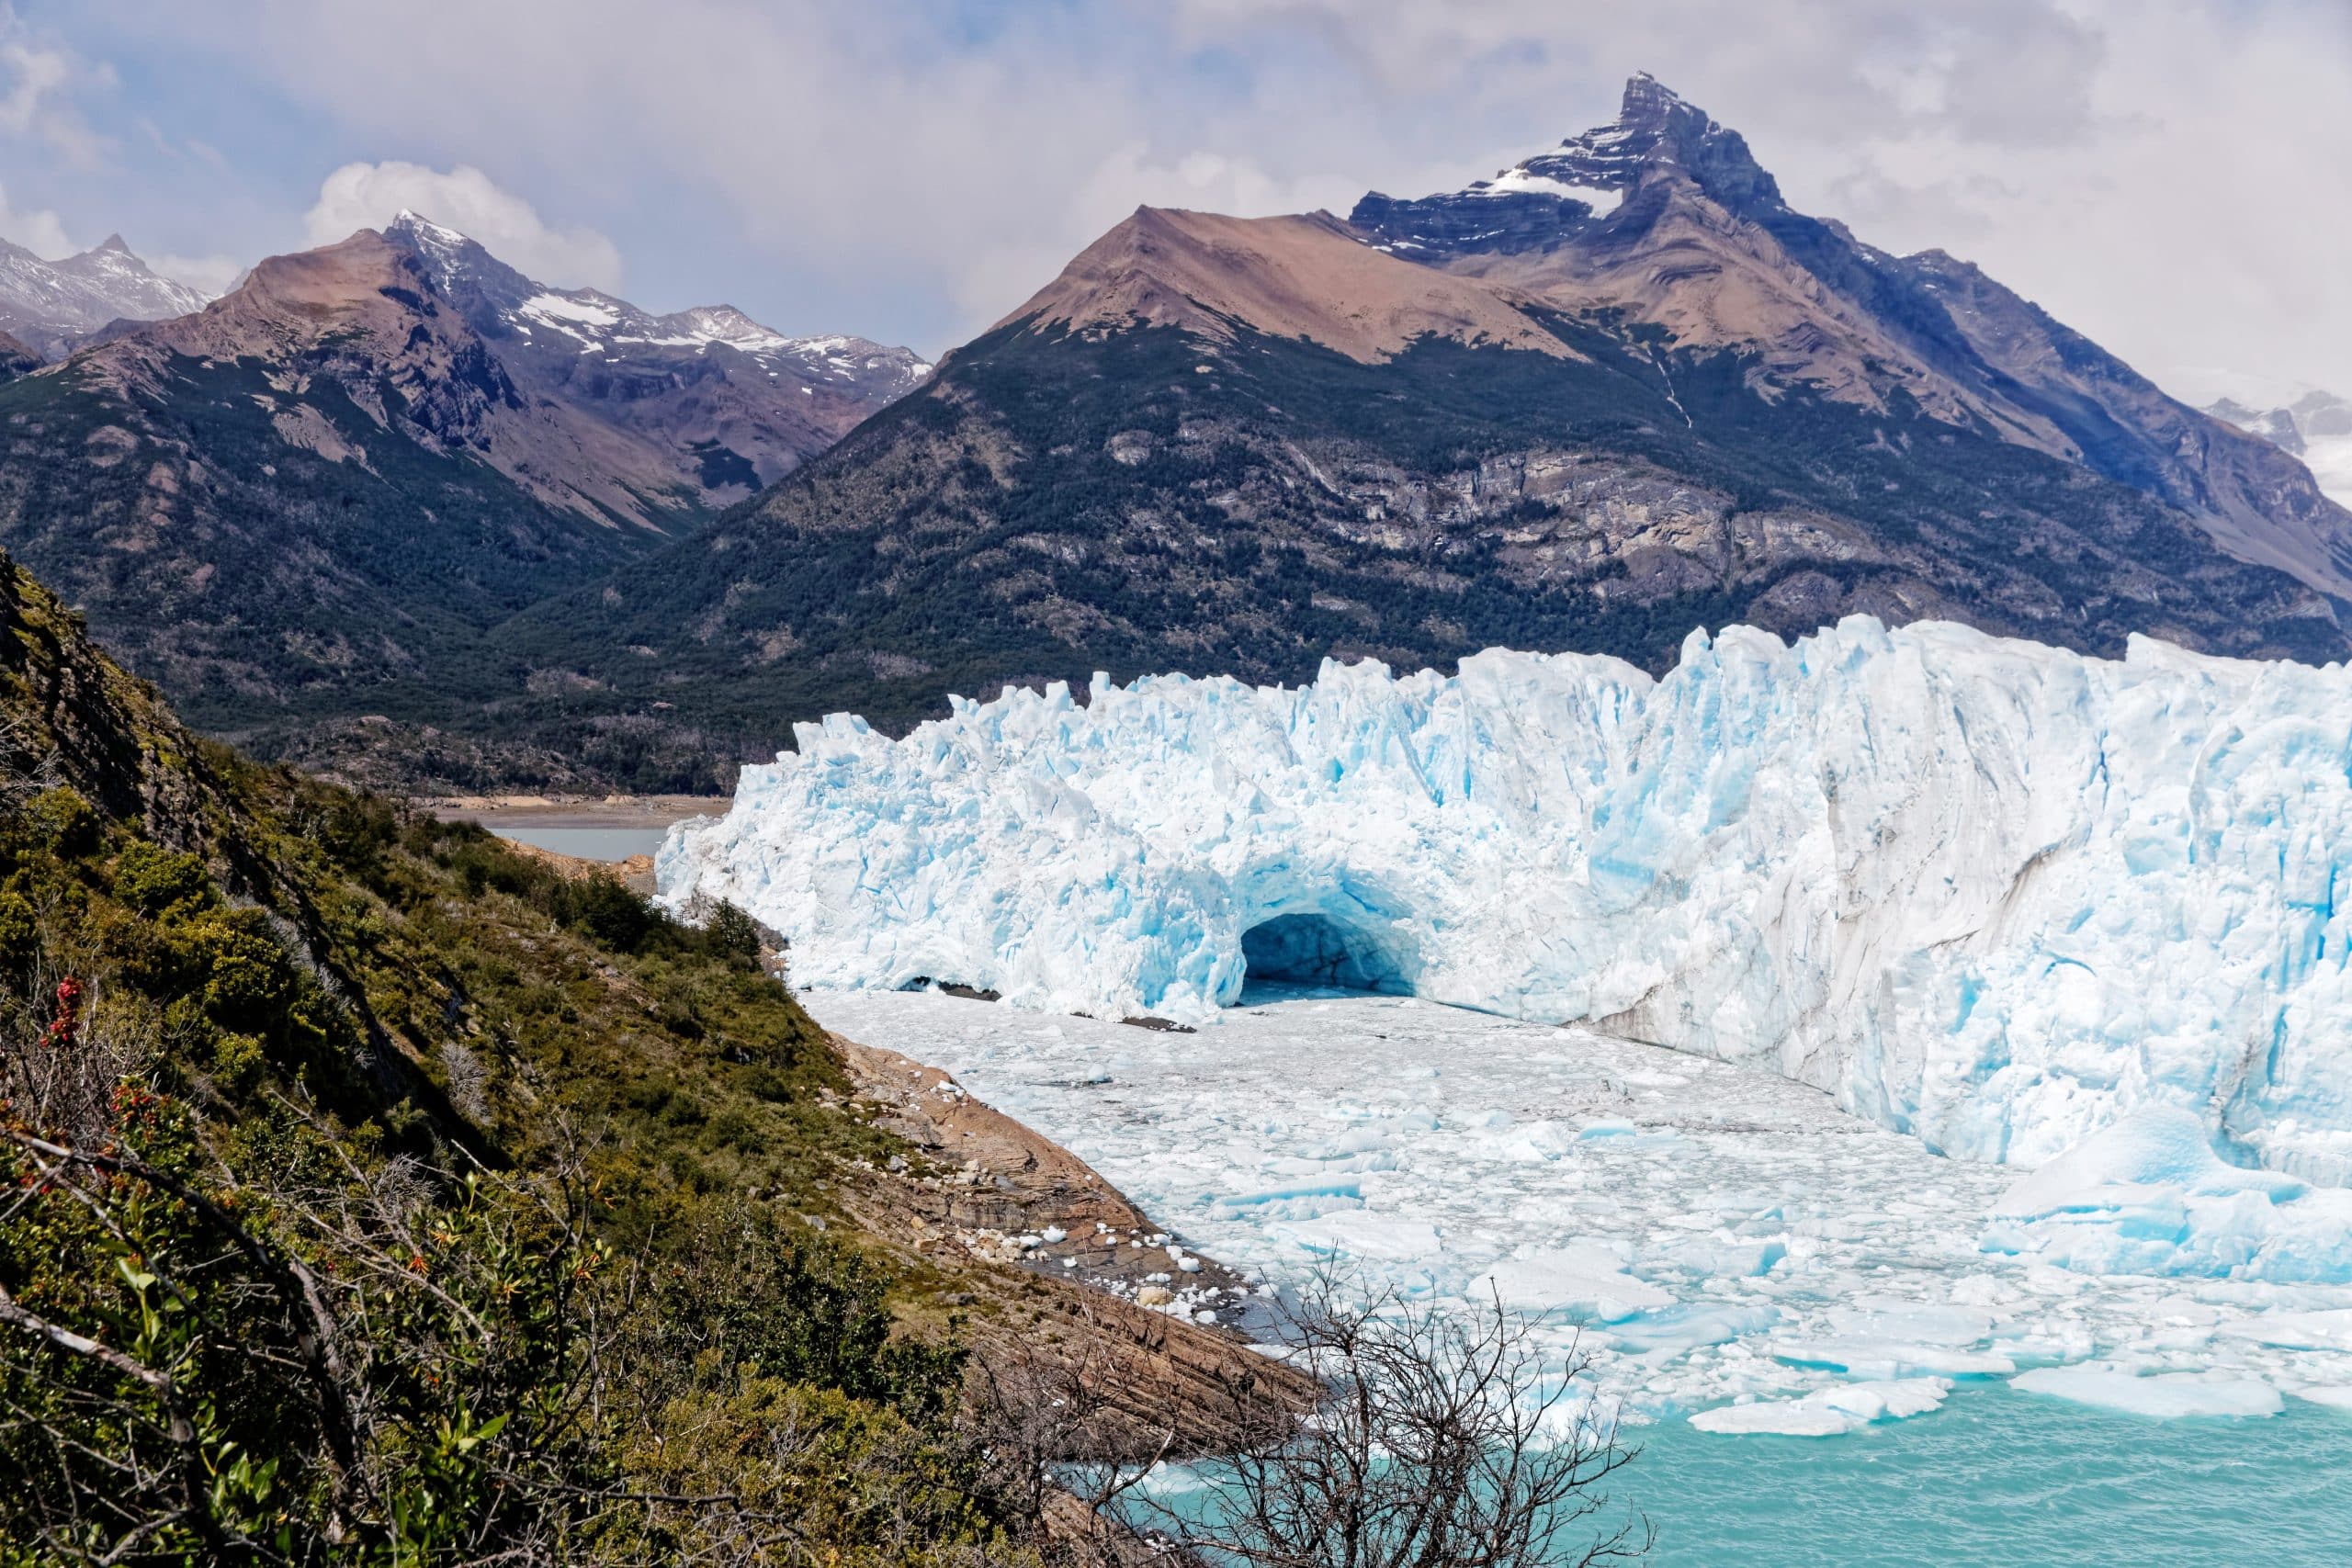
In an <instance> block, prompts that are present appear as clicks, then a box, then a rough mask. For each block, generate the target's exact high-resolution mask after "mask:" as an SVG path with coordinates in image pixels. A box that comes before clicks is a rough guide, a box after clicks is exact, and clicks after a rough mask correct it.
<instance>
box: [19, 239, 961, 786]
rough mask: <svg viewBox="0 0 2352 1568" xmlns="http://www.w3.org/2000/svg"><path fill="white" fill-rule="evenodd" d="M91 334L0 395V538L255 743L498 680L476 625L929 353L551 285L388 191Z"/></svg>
mask: <svg viewBox="0 0 2352 1568" xmlns="http://www.w3.org/2000/svg"><path fill="white" fill-rule="evenodd" d="M101 338H102V341H94V342H92V343H90V344H87V345H85V346H84V347H82V348H81V349H80V350H79V351H78V352H75V353H74V355H72V356H71V357H70V358H68V359H67V360H66V361H65V362H64V363H62V365H57V366H53V367H47V368H45V369H42V370H40V371H39V372H37V373H35V374H31V375H28V376H22V377H19V378H17V379H15V380H13V381H11V382H9V383H8V384H7V385H6V387H4V388H0V420H5V422H6V425H7V426H8V428H9V430H10V440H11V445H10V461H9V462H8V464H7V465H6V468H5V469H0V536H5V538H6V543H7V545H8V547H10V548H11V549H13V550H15V551H16V552H17V554H18V556H19V558H22V559H23V560H25V561H26V562H27V563H28V565H31V566H32V567H34V569H35V570H40V571H41V572H43V573H44V574H46V575H47V576H48V578H49V579H50V581H53V582H55V583H56V584H57V585H58V587H59V589H60V590H61V592H64V593H65V594H67V595H68V596H69V598H70V599H72V600H73V602H74V603H75V604H77V605H79V606H80V607H81V608H83V609H84V611H85V613H86V614H87V615H89V616H90V617H91V622H92V625H93V626H94V628H95V629H96V631H97V633H98V634H99V635H100V636H101V637H103V638H105V639H106V640H107V642H108V643H109V644H110V645H111V646H112V647H113V648H114V649H116V650H117V651H118V652H119V654H120V655H121V656H122V657H124V658H125V659H127V660H129V661H130V662H131V663H132V664H134V665H135V666H136V667H138V668H139V669H141V671H143V672H145V673H147V674H149V675H150V676H152V677H153V678H154V679H156V680H158V681H160V682H163V683H164V686H165V687H166V689H167V690H169V691H171V692H172V693H173V694H174V695H175V697H177V698H178V699H179V700H180V701H182V702H183V703H184V704H185V705H186V708H187V711H188V713H189V714H190V716H191V717H192V718H194V719H195V720H196V721H197V722H198V723H200V724H203V725H205V726H207V727H209V728H213V729H215V730H216V731H219V732H221V733H225V734H229V735H232V736H236V737H239V738H243V739H256V740H258V741H259V742H260V743H262V744H265V745H267V744H269V739H268V738H269V737H270V736H271V735H272V734H273V733H276V734H279V735H293V734H300V735H302V736H305V737H310V738H312V739H315V738H316V736H317V734H318V726H319V725H320V724H321V723H325V724H327V725H329V726H330V727H333V726H334V725H336V724H337V723H340V722H345V721H356V719H358V718H360V717H363V716H368V714H369V710H370V708H371V706H372V705H373V694H374V692H375V690H376V688H379V687H381V686H383V685H385V684H386V683H388V682H390V683H399V682H403V681H406V682H411V683H412V685H413V690H414V691H416V692H419V693H423V694H424V696H423V697H421V698H420V699H419V701H420V703H421V705H422V711H424V713H425V714H426V715H427V716H432V715H435V714H438V713H439V712H441V710H442V709H443V708H444V707H446V706H447V694H448V693H449V692H450V691H451V690H452V687H451V685H450V683H449V681H448V677H447V672H448V671H453V670H457V671H466V672H467V674H468V677H469V682H471V683H472V684H474V685H477V686H481V687H482V688H484V689H494V688H495V686H496V682H498V681H499V680H500V679H501V678H502V676H503V669H499V668H496V667H492V666H484V665H482V664H481V662H480V661H481V660H483V659H484V658H485V657H487V656H486V655H485V653H484V650H483V647H482V642H483V637H484V636H485V635H486V634H487V633H488V632H489V631H490V629H491V628H492V627H494V626H496V625H498V624H499V623H500V622H501V621H503V620H504V619H505V618H507V617H509V616H511V615H514V614H515V613H516V612H517V611H519V610H521V609H524V608H526V607H527V606H529V605H531V604H536V603H538V602H540V601H541V600H543V599H544V598H546V597H547V596H548V594H549V593H551V592H558V591H560V590H562V589H565V588H568V587H570V586H572V585H574V584H577V583H581V582H585V581H594V580H595V579H597V578H598V577H600V576H601V575H602V574H603V573H605V572H606V571H608V570H612V569H614V568H615V567H616V566H619V565H621V564H623V563H625V562H628V561H631V560H635V559H637V558H640V557H642V556H644V555H646V554H649V553H650V552H651V551H653V550H655V549H656V548H658V547H660V546H661V545H662V543H663V542H665V541H666V540H669V539H672V538H674V537H676V536H682V535H684V534H686V533H689V532H691V531H693V530H694V529H695V527H697V526H698V525H701V524H702V523H704V522H705V521H707V519H709V518H710V517H712V516H713V515H715V514H716V513H718V512H719V511H720V510H722V509H723V508H725V507H726V506H727V505H728V504H729V503H730V502H736V501H739V500H741V499H742V498H744V497H746V496H749V495H751V494H752V493H754V492H755V491H757V490H759V489H760V487H762V486H763V484H765V483H766V482H768V481H770V480H773V479H776V478H778V477H780V476H781V475H783V474H786V473H788V472H789V471H790V470H791V469H792V468H793V467H794V466H795V465H796V464H797V463H798V462H800V461H801V460H802V459H804V458H805V457H808V456H809V455H810V454H812V453H814V452H817V451H820V450H821V449H823V448H824V447H825V446H828V445H829V444H830V443H831V441H832V440H834V439H835V438H836V437H838V436H839V435H840V434H842V432H844V431H846V430H847V429H849V428H850V427H852V426H853V425H854V424H855V423H858V421H859V420H861V419H862V418H864V417H865V415H866V414H867V413H869V412H872V411H873V410H874V409H875V408H876V407H879V406H881V405H882V404H883V403H885V402H887V401H888V400H890V399H891V398H894V397H896V396H899V394H901V393H903V392H904V391H905V390H906V389H908V388H909V387H910V386H911V385H913V384H915V383H916V382H917V381H919V380H920V379H921V378H922V376H923V375H924V374H926V373H927V372H928V370H929V368H930V367H928V366H927V365H926V364H924V363H923V362H922V360H920V359H919V358H917V357H916V356H915V355H912V354H910V353H909V352H908V351H906V350H903V349H890V348H885V347H883V346H881V345H878V344H870V343H866V342H865V340H863V339H857V338H849V337H838V336H836V337H824V338H789V337H786V336H785V335H783V334H781V333H775V332H771V331H769V330H768V329H766V328H764V327H762V326H760V325H758V324H757V323H755V322H753V321H751V320H750V319H748V318H747V317H745V316H743V315H742V314H741V312H740V311H737V310H732V309H730V308H729V307H726V306H712V307H706V308H703V309H699V310H688V311H684V312H681V313H679V314H677V315H673V316H654V315H650V314H648V313H646V312H644V311H641V310H638V309H637V308H636V307H634V306H632V305H630V304H628V302H627V301H625V300H620V299H613V298H611V297H609V296H606V295H603V294H599V293H595V292H594V291H589V290H574V291H565V290H560V289H555V288H547V287H544V286H542V285H539V284H537V283H536V282H533V281H532V280H530V279H529V278H526V277H525V276H522V275H521V274H520V273H517V272H515V270H514V269H512V268H510V267H508V266H506V265H503V263H500V262H499V261H498V260H497V259H496V258H495V257H493V256H492V255H491V254H489V253H488V252H487V251H486V250H484V249H483V248H482V247H481V245H479V244H477V243H474V242H472V241H470V240H469V239H467V238H466V237H465V236H463V235H461V234H458V233H456V232H454V231H450V230H447V229H444V228H440V227H438V226H436V225H434V224H432V223H430V222H428V221H426V220H424V219H422V218H419V217H416V216H415V215H413V214H403V215H401V218H400V219H399V220H396V221H394V222H392V223H390V224H388V225H387V226H386V227H385V228H384V229H383V230H382V231H373V230H363V231H359V232H357V233H355V234H354V235H352V236H351V237H350V238H349V239H347V240H345V241H343V242H341V243H337V244H334V245H329V246H325V247H323V248H321V249H318V250H314V251H307V252H303V253H300V254H293V255H286V256H277V257H273V258H270V259H268V260H266V261H264V262H262V263H260V264H259V265H256V266H254V268H253V269H252V271H251V272H250V273H249V274H248V275H247V276H246V277H245V278H244V280H243V283H242V284H241V285H240V286H239V287H238V288H236V289H234V290H232V292H231V293H230V294H228V295H226V296H224V297H223V298H221V299H218V300H215V301H213V302H211V303H210V304H209V305H206V306H205V307H204V308H203V309H202V310H197V311H195V312H193V313H189V314H183V315H179V316H176V317H174V318H172V319H170V320H165V321H153V322H143V323H125V324H120V325H118V326H117V327H115V328H114V329H111V330H109V331H107V333H103V334H101ZM522 679H523V680H524V681H527V674H526V675H525V676H524V677H522ZM523 694H524V695H526V696H527V695H529V693H528V692H527V691H526V692H525V693H523ZM465 712H466V713H467V714H469V715H470V714H471V713H472V709H471V708H470V707H468V708H467V709H466V710H465ZM621 728H628V727H627V726H626V725H623V726H622V727H621ZM589 750H591V751H593V750H594V744H593V742H592V743H590V745H589Z"/></svg>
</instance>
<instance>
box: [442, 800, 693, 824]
mask: <svg viewBox="0 0 2352 1568" xmlns="http://www.w3.org/2000/svg"><path fill="white" fill-rule="evenodd" d="M732 804H733V802H732V801H731V800H730V799H729V797H728V796H726V795H605V796H604V797H603V798H602V799H564V798H561V797H559V796H550V795H453V796H450V797H448V798H447V799H442V800H434V801H428V802H426V803H425V806H426V807H427V809H429V810H430V811H431V812H432V813H433V815H434V816H435V817H438V818H441V820H443V821H444V822H479V823H481V825H482V826H483V827H485V828H488V829H492V830H493V831H495V830H496V829H499V828H502V827H505V828H667V827H668V826H669V825H670V824H671V823H673V822H682V821H684V820H685V819H686V818H689V817H718V816H722V815H724V814H725V813H726V810H727V808H728V807H729V806H730V805H732Z"/></svg>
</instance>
